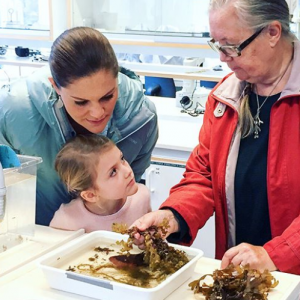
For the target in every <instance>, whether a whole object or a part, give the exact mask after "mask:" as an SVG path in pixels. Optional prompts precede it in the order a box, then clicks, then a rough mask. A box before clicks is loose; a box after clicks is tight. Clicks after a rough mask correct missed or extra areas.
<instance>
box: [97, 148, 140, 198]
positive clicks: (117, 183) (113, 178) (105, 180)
mask: <svg viewBox="0 0 300 300" xmlns="http://www.w3.org/2000/svg"><path fill="white" fill-rule="evenodd" d="M96 168H97V169H96V171H97V174H98V176H97V178H96V182H95V183H94V186H95V188H96V191H95V194H96V195H97V198H98V201H100V202H103V201H106V200H120V199H126V198H127V197H128V196H131V195H133V194H135V193H136V192H137V190H138V186H137V183H136V182H135V179H134V174H133V171H132V169H131V167H130V165H129V164H128V162H127V161H126V160H125V158H124V156H123V153H122V152H121V151H120V149H119V148H117V147H116V146H113V147H112V148H109V149H108V150H107V151H104V152H102V153H101V156H100V159H99V163H98V165H97V166H96Z"/></svg>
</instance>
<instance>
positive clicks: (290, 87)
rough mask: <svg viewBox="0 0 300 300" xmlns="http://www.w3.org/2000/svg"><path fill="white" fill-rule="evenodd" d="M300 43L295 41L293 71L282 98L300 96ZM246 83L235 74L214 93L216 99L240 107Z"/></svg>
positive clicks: (226, 79) (228, 77)
mask: <svg viewBox="0 0 300 300" xmlns="http://www.w3.org/2000/svg"><path fill="white" fill-rule="evenodd" d="M299 65H300V41H298V40H296V41H294V57H293V61H292V71H291V75H290V78H289V80H288V82H287V84H286V86H285V87H284V89H283V91H282V92H281V96H280V98H283V97H285V96H289V95H299V94H300V72H299ZM245 87H246V82H245V81H241V80H239V79H238V78H237V77H236V76H235V74H234V73H231V74H230V75H228V76H227V78H225V80H224V81H223V82H222V83H221V84H220V85H219V86H218V87H217V88H216V89H215V90H214V91H213V92H212V95H213V96H214V97H217V98H218V100H220V101H221V102H224V103H225V104H228V105H230V106H233V107H235V108H236V109H237V108H238V107H239V104H240V103H239V102H240V99H241V98H242V95H243V92H244V91H245Z"/></svg>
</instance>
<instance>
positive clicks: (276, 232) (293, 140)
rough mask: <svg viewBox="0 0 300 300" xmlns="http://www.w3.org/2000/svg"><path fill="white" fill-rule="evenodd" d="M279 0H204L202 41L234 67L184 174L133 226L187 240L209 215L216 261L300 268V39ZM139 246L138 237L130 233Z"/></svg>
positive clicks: (211, 100) (212, 100) (211, 101)
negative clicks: (166, 225)
mask: <svg viewBox="0 0 300 300" xmlns="http://www.w3.org/2000/svg"><path fill="white" fill-rule="evenodd" d="M289 22H290V15H289V9H288V5H287V3H286V1H284V0H211V1H210V9H209V24H210V34H211V37H212V39H211V40H210V41H209V45H210V46H211V47H212V49H213V50H215V51H217V52H218V53H219V55H220V59H221V61H222V62H226V63H227V65H228V66H229V68H230V69H231V70H232V71H233V73H231V74H229V75H228V76H226V77H225V78H224V79H223V80H222V81H221V82H220V83H219V84H218V85H217V86H216V87H215V88H214V89H213V90H212V92H211V93H210V95H209V97H208V100H207V104H206V110H205V115H204V121H203V125H202V127H201V130H200V134H199V144H198V145H197V147H196V148H195V149H194V151H193V152H192V154H191V156H190V158H189V160H188V162H187V164H186V171H185V173H184V178H183V179H182V181H181V182H180V183H179V184H177V185H176V186H174V187H173V188H172V189H171V192H170V196H169V198H168V199H167V200H166V201H165V202H164V203H163V204H162V206H161V209H160V210H159V211H156V212H153V213H150V214H147V215H145V216H144V217H142V218H141V219H140V220H138V221H137V222H136V225H137V226H138V227H139V228H140V229H141V230H143V229H145V228H147V227H149V226H150V225H153V224H159V223H160V222H161V220H162V219H163V218H165V217H167V218H169V220H170V231H169V234H171V233H173V234H171V235H170V237H169V238H170V239H171V240H172V241H173V242H175V241H176V242H181V243H185V244H191V243H192V242H193V240H194V239H195V237H196V235H197V232H198V230H199V229H201V228H202V227H203V226H204V225H205V222H206V221H207V220H208V219H209V218H210V217H211V216H212V215H213V214H215V220H216V258H218V259H222V263H221V267H226V266H227V265H228V264H229V263H233V264H234V265H240V264H242V265H245V264H250V266H251V267H253V268H256V269H259V270H264V269H269V270H270V271H273V270H276V269H278V270H280V271H283V272H289V273H295V274H298V275H299V274H300V185H299V171H300V159H299V158H300V125H299V124H300V93H299V91H300V72H299V69H300V43H299V41H298V40H297V38H296V37H295V36H294V35H293V34H292V32H291V31H290V28H289ZM137 238H138V240H137V243H141V242H143V241H142V239H140V237H139V236H137Z"/></svg>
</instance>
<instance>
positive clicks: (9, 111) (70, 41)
mask: <svg viewBox="0 0 300 300" xmlns="http://www.w3.org/2000/svg"><path fill="white" fill-rule="evenodd" d="M49 65H50V69H49V68H48V67H45V68H42V69H40V70H38V71H37V72H35V73H34V74H32V75H31V76H29V77H27V78H21V79H20V80H18V81H15V82H14V83H12V84H11V85H10V90H9V91H4V90H3V91H1V95H0V143H1V144H7V145H9V146H10V147H11V148H13V149H14V150H15V151H16V152H17V153H19V154H24V155H33V156H40V157H42V159H43V163H42V164H41V167H39V168H38V173H37V199H36V200H37V203H36V223H37V224H41V225H49V222H50V221H51V219H52V217H53V214H54V213H55V211H56V210H57V209H58V208H59V207H60V205H61V204H62V203H68V202H69V201H70V200H71V198H70V196H69V194H68V192H67V190H66V189H65V187H64V185H63V183H62V182H60V180H59V178H58V176H57V174H56V172H55V170H54V161H55V157H56V155H57V153H58V152H59V150H60V149H61V148H62V146H63V145H64V144H65V143H66V142H67V141H68V140H70V139H71V138H73V137H74V136H76V135H78V134H83V135H84V134H91V133H93V134H100V135H105V136H107V137H108V138H110V139H111V140H112V141H113V142H114V143H115V144H116V145H117V146H118V148H119V149H120V150H121V151H122V152H123V154H124V157H125V159H126V160H127V161H128V163H129V164H130V166H131V168H132V170H133V172H134V175H135V179H136V181H140V179H141V176H142V174H143V173H144V171H145V169H146V168H147V167H148V166H149V164H150V158H151V152H152V150H153V148H154V146H155V143H156V141H157V138H158V127H157V116H156V110H155V106H154V104H153V103H152V102H151V101H150V100H149V99H148V98H147V97H145V96H144V93H143V86H142V83H141V82H140V80H139V79H138V77H137V76H135V74H134V73H130V72H127V74H126V75H125V74H123V73H122V72H120V70H119V66H118V61H117V59H116V56H115V54H114V51H113V49H112V47H111V45H110V43H109V42H108V40H107V39H106V38H105V37H104V36H103V35H102V34H101V33H100V32H99V31H97V30H95V29H92V28H88V27H77V28H72V29H70V30H67V31H65V32H64V33H62V34H61V35H60V36H59V37H58V38H57V39H56V40H55V42H54V43H53V45H52V48H51V54H50V59H49ZM129 76H130V77H131V78H130V77H129ZM25 200H26V199H25Z"/></svg>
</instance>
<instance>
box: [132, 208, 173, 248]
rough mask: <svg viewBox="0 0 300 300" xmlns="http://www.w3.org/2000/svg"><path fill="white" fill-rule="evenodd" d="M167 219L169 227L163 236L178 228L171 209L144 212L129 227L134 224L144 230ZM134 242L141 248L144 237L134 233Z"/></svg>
mask: <svg viewBox="0 0 300 300" xmlns="http://www.w3.org/2000/svg"><path fill="white" fill-rule="evenodd" d="M165 218H166V219H168V221H169V225H170V228H169V229H168V233H167V234H166V236H165V238H166V237H167V236H168V235H170V234H171V233H173V232H177V231H178V230H179V226H178V222H177V220H176V219H175V217H174V214H173V213H172V211H171V210H168V209H163V210H157V211H152V212H150V213H148V214H145V215H144V216H142V217H141V218H139V219H138V220H136V221H135V222H134V223H133V224H132V225H131V226H130V227H133V226H136V227H137V228H138V229H139V230H140V231H143V230H146V229H147V228H149V227H150V226H152V225H155V226H159V225H161V223H162V222H163V220H164V219H165ZM134 237H135V239H134V241H133V242H134V243H135V244H136V245H137V246H138V247H139V248H141V249H143V245H144V238H143V236H141V235H140V234H138V233H137V234H135V236H134Z"/></svg>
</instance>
